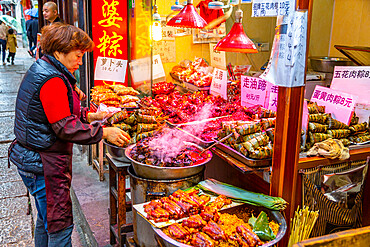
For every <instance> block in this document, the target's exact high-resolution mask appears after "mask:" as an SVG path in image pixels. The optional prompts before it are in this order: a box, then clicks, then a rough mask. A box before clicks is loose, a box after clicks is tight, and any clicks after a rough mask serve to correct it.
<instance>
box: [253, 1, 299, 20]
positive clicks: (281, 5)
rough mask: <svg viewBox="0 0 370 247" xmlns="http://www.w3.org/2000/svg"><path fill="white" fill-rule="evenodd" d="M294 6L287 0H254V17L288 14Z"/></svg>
mask: <svg viewBox="0 0 370 247" xmlns="http://www.w3.org/2000/svg"><path fill="white" fill-rule="evenodd" d="M294 7H295V6H291V5H290V2H289V1H287V0H253V3H252V17H261V16H264V17H266V16H269V17H272V16H278V15H288V14H289V11H290V9H291V8H294Z"/></svg>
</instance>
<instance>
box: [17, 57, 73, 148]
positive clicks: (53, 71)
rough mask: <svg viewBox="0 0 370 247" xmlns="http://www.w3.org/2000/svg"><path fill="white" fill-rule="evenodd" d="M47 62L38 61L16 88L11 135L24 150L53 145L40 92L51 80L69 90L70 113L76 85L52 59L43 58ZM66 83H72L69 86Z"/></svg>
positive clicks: (52, 137) (52, 132)
mask: <svg viewBox="0 0 370 247" xmlns="http://www.w3.org/2000/svg"><path fill="white" fill-rule="evenodd" d="M45 57H46V60H49V62H51V63H52V64H50V63H49V62H47V61H44V60H43V59H38V60H37V61H36V62H35V63H34V64H33V65H32V66H31V67H30V68H29V70H28V71H27V73H26V74H25V76H24V78H23V81H22V83H21V85H20V87H19V91H18V96H17V100H16V108H15V124H14V134H15V136H16V138H17V140H18V142H19V143H20V144H21V145H23V146H24V147H28V148H31V149H35V150H44V149H47V148H49V147H51V146H52V145H53V144H54V143H55V141H56V138H57V137H56V135H55V133H54V131H53V129H52V128H51V125H50V123H49V122H48V119H47V117H46V115H45V112H44V109H43V107H42V103H41V100H40V90H41V87H42V86H43V85H44V83H45V82H46V81H48V80H50V79H51V78H55V77H59V78H61V79H62V80H63V81H64V83H65V85H66V86H67V89H68V101H69V107H70V109H71V113H72V110H73V98H72V93H73V91H72V90H73V89H72V87H71V84H72V85H74V84H75V83H76V80H75V78H74V77H73V76H72V74H71V73H69V71H68V70H67V69H66V67H65V66H63V65H62V64H61V63H60V62H59V61H57V60H56V59H55V58H54V57H52V56H48V55H45ZM68 80H69V82H70V83H71V84H70V83H68Z"/></svg>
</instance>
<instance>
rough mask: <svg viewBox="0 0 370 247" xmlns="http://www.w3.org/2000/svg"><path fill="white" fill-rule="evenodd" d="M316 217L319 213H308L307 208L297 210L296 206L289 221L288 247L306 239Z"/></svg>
mask: <svg viewBox="0 0 370 247" xmlns="http://www.w3.org/2000/svg"><path fill="white" fill-rule="evenodd" d="M318 217H319V211H309V210H308V207H307V206H304V207H303V209H299V206H298V209H297V211H295V213H294V219H293V220H291V224H290V237H289V242H288V247H291V246H293V245H294V244H296V243H298V242H301V241H302V240H305V239H308V238H309V237H310V234H311V232H312V229H313V227H314V225H315V223H316V220H317V218H318Z"/></svg>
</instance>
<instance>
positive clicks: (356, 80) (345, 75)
mask: <svg viewBox="0 0 370 247" xmlns="http://www.w3.org/2000/svg"><path fill="white" fill-rule="evenodd" d="M330 88H331V89H334V90H338V91H342V92H351V94H353V95H356V96H358V102H357V103H360V104H364V105H370V66H336V67H335V68H334V73H333V80H332V82H331V85H330Z"/></svg>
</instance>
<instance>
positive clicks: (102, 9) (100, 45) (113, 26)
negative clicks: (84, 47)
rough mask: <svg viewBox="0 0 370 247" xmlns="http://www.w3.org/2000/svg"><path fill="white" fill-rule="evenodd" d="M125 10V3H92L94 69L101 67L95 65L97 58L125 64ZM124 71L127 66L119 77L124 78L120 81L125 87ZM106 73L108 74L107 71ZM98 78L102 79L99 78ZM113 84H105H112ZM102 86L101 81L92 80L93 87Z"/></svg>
mask: <svg viewBox="0 0 370 247" xmlns="http://www.w3.org/2000/svg"><path fill="white" fill-rule="evenodd" d="M127 8H128V2H127V1H118V0H97V1H94V6H93V8H92V38H93V41H94V43H95V48H94V68H97V66H98V67H101V66H102V64H97V63H98V58H99V57H101V58H100V59H99V61H102V59H110V58H112V59H119V60H121V61H124V60H125V61H126V63H127V59H128V57H127ZM111 61H114V60H111ZM103 66H104V65H103ZM126 70H127V66H126V68H125V72H124V73H123V74H122V75H121V76H122V77H123V78H124V80H122V81H123V82H124V83H125V85H127V73H126ZM106 73H109V71H107V72H106ZM100 75H101V74H100ZM108 77H109V76H108ZM98 78H104V77H102V76H100V77H98ZM114 82H115V81H110V82H107V83H109V84H113V83H114ZM102 84H103V81H102V80H99V79H95V80H94V85H102Z"/></svg>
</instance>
